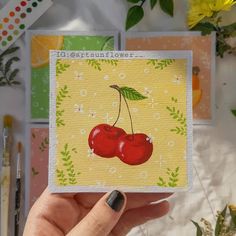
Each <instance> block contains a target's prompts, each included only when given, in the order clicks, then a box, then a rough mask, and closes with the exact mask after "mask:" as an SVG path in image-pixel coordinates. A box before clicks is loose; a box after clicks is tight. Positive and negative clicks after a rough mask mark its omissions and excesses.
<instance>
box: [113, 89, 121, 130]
mask: <svg viewBox="0 0 236 236" xmlns="http://www.w3.org/2000/svg"><path fill="white" fill-rule="evenodd" d="M120 112H121V93H120V92H119V111H118V115H117V118H116V121H115V123H114V124H113V125H112V127H114V126H115V125H116V123H117V122H118V120H119V118H120Z"/></svg>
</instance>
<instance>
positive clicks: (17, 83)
mask: <svg viewBox="0 0 236 236" xmlns="http://www.w3.org/2000/svg"><path fill="white" fill-rule="evenodd" d="M11 84H14V85H20V84H21V83H20V82H19V81H12V82H11Z"/></svg>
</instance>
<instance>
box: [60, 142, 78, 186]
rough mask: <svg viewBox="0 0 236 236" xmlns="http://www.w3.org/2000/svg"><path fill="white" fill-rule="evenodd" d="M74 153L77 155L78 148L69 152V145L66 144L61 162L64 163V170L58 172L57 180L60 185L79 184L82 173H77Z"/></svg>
mask: <svg viewBox="0 0 236 236" xmlns="http://www.w3.org/2000/svg"><path fill="white" fill-rule="evenodd" d="M72 152H73V153H77V151H76V148H72V149H71V150H69V145H68V143H66V144H65V145H64V148H63V150H62V151H61V153H60V154H61V160H62V163H63V169H58V168H57V170H56V175H57V179H58V181H59V184H60V185H64V186H65V185H75V184H77V176H78V175H80V172H76V171H75V167H74V163H73V159H72Z"/></svg>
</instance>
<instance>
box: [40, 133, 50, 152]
mask: <svg viewBox="0 0 236 236" xmlns="http://www.w3.org/2000/svg"><path fill="white" fill-rule="evenodd" d="M48 144H49V139H48V137H46V138H44V139H43V141H42V142H41V143H40V146H39V150H40V151H41V152H44V151H45V150H46V149H47V147H48Z"/></svg>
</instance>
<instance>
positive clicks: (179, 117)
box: [166, 97, 187, 136]
mask: <svg viewBox="0 0 236 236" xmlns="http://www.w3.org/2000/svg"><path fill="white" fill-rule="evenodd" d="M171 101H172V102H173V103H175V104H176V103H177V102H178V100H177V98H174V97H172V98H171ZM166 109H167V110H168V111H169V113H170V116H171V117H172V118H173V119H174V120H176V121H177V122H178V123H179V124H180V125H179V126H176V127H175V128H172V129H171V130H170V131H171V132H175V133H176V134H180V135H183V136H186V135H187V122H186V117H185V116H184V114H183V112H181V111H180V110H179V109H177V108H176V107H175V106H172V107H170V106H167V107H166Z"/></svg>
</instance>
